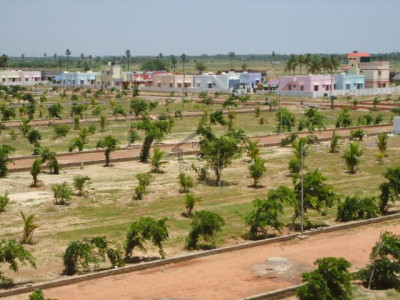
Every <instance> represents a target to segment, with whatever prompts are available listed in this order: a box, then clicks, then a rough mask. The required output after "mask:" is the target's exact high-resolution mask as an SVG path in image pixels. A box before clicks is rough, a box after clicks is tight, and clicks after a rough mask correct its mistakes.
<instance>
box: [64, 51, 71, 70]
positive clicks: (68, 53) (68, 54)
mask: <svg viewBox="0 0 400 300" xmlns="http://www.w3.org/2000/svg"><path fill="white" fill-rule="evenodd" d="M65 55H66V56H67V71H68V67H69V56H70V55H71V50H69V49H67V50H65Z"/></svg>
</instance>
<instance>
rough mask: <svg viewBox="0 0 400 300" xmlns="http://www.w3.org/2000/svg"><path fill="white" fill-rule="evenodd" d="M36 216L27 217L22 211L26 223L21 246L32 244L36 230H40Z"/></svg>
mask: <svg viewBox="0 0 400 300" xmlns="http://www.w3.org/2000/svg"><path fill="white" fill-rule="evenodd" d="M35 216H36V215H35V214H32V215H28V216H25V214H24V213H23V212H22V211H21V217H22V220H23V222H24V228H23V230H22V239H21V244H32V242H33V234H34V233H35V230H36V229H37V228H39V225H38V224H35Z"/></svg>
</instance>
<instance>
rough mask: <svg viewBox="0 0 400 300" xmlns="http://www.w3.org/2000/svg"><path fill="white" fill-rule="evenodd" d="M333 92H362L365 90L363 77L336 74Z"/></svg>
mask: <svg viewBox="0 0 400 300" xmlns="http://www.w3.org/2000/svg"><path fill="white" fill-rule="evenodd" d="M334 89H335V90H350V91H351V90H362V89H365V76H364V75H356V74H346V73H341V74H336V75H334Z"/></svg>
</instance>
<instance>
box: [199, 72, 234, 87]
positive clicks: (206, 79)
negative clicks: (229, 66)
mask: <svg viewBox="0 0 400 300" xmlns="http://www.w3.org/2000/svg"><path fill="white" fill-rule="evenodd" d="M194 87H195V88H200V89H218V90H231V89H239V87H240V79H239V74H238V73H233V72H229V73H222V74H219V75H216V74H213V73H203V74H201V75H195V76H194Z"/></svg>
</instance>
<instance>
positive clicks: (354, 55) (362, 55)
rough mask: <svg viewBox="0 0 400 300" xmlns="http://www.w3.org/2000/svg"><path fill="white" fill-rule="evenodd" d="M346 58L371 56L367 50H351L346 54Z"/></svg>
mask: <svg viewBox="0 0 400 300" xmlns="http://www.w3.org/2000/svg"><path fill="white" fill-rule="evenodd" d="M347 57H348V58H353V57H371V54H369V53H367V52H352V53H349V55H347Z"/></svg>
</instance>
